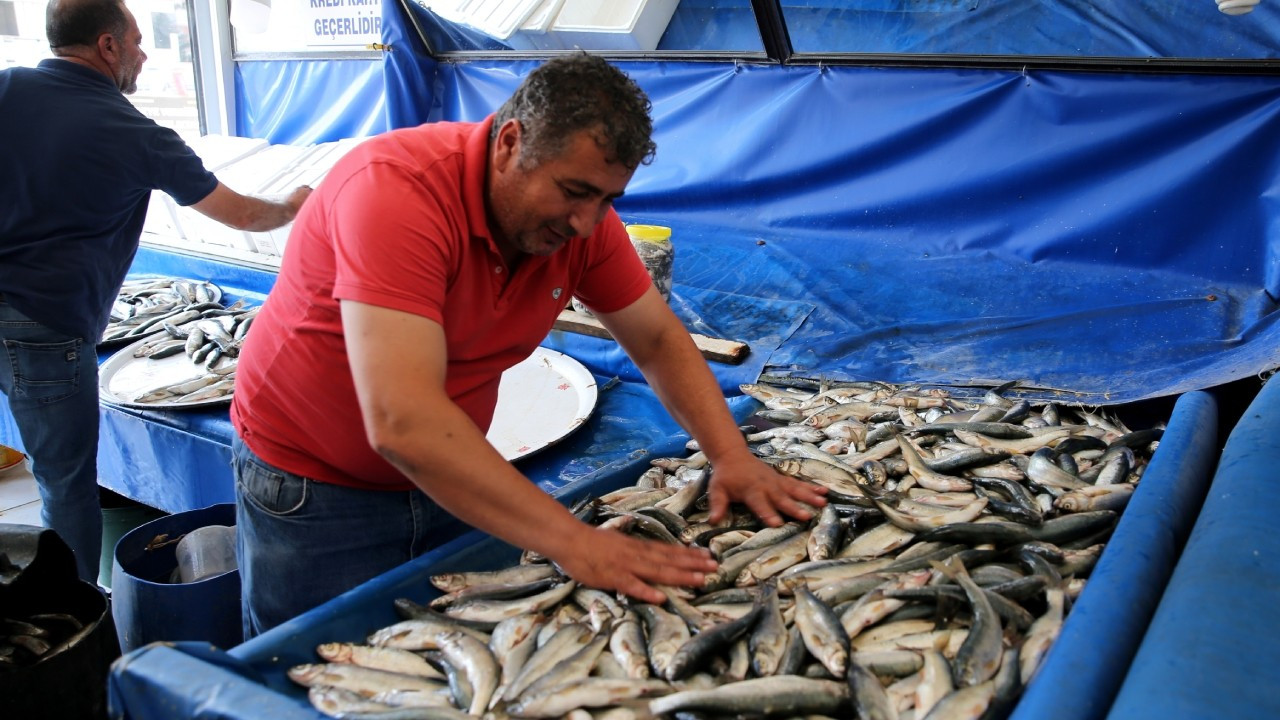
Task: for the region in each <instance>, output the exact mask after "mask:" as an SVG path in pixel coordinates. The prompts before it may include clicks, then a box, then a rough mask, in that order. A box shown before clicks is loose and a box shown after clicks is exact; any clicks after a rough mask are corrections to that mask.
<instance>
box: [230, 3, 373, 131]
mask: <svg viewBox="0 0 1280 720" xmlns="http://www.w3.org/2000/svg"><path fill="white" fill-rule="evenodd" d="M388 4H390V3H388ZM382 78H383V68H382V61H381V60H379V59H377V58H373V59H369V60H362V59H343V60H333V59H326V60H255V61H252V62H239V63H236V66H235V94H236V134H237V135H240V136H241V137H254V138H265V139H266V140H269V141H270V142H272V143H275V144H284V145H310V144H313V143H322V142H332V141H334V140H341V139H343V138H353V137H368V136H369V135H376V134H378V133H380V132H383V131H385V130H387V129H388V125H387V113H386V102H385V98H386V94H384V92H383V82H382Z"/></svg>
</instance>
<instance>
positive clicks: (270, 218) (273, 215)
mask: <svg viewBox="0 0 1280 720" xmlns="http://www.w3.org/2000/svg"><path fill="white" fill-rule="evenodd" d="M310 194H311V188H309V187H307V186H306V185H301V186H299V187H297V188H295V189H294V191H293V192H291V193H289V197H287V198H285V199H284V200H280V201H275V200H266V199H263V198H258V197H254V196H252V195H241V194H240V193H238V192H236V191H235V190H232V189H231V188H229V187H227V186H226V185H223V184H222V183H218V187H216V188H214V189H213V192H211V193H209V194H208V195H206V196H205V198H204V199H203V200H201V201H200V202H198V203H195V204H194V205H192V206H191V207H192V208H194V209H196V210H198V211H200V213H202V214H204V215H207V216H209V217H211V218H213V219H214V220H217V221H218V222H220V223H222V224H223V225H228V226H230V227H233V228H235V229H236V230H248V231H250V232H261V231H264V230H275V229H276V228H278V227H280V226H282V225H285V224H286V223H288V222H289V221H290V220H293V217H294V216H295V215H297V214H298V209H299V208H301V207H302V203H303V201H305V200H306V199H307V196H309V195H310Z"/></svg>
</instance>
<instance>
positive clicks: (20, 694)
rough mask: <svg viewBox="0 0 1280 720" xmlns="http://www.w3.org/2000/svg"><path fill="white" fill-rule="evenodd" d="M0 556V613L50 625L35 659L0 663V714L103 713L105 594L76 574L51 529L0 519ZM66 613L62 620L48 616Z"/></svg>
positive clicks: (108, 631)
mask: <svg viewBox="0 0 1280 720" xmlns="http://www.w3.org/2000/svg"><path fill="white" fill-rule="evenodd" d="M0 556H2V557H3V562H2V564H3V567H2V568H0V615H2V616H3V617H7V618H11V619H18V620H25V621H30V622H32V623H34V624H37V625H40V626H42V627H44V628H45V629H46V630H50V629H52V634H51V635H47V636H45V639H46V640H48V641H49V642H50V643H51V644H53V645H54V649H52V650H50V651H49V654H47V655H45V656H42V657H40V658H39V660H38V661H37V662H31V663H21V664H17V663H13V664H5V665H4V666H0V716H3V717H5V718H15V719H16V718H22V719H23V720H45V719H49V720H53V719H55V718H56V719H58V720H62V719H63V718H78V719H81V718H83V719H85V720H97V719H99V718H101V719H105V718H106V717H107V673H108V671H109V669H110V667H111V662H112V661H113V660H115V659H116V658H118V657H120V646H119V645H118V644H117V642H116V632H115V625H114V624H113V623H112V617H111V613H110V612H109V611H108V603H107V599H106V598H105V597H104V596H103V595H102V593H101V592H99V591H98V589H97V588H96V587H94V586H93V585H92V584H90V583H87V582H84V581H82V580H80V579H79V577H78V576H77V574H76V565H75V560H74V558H73V556H72V554H71V549H70V548H68V547H67V545H66V543H64V542H63V541H62V538H60V537H58V536H57V534H56V533H54V532H53V531H52V530H44V529H42V528H36V527H29V526H23V525H0ZM14 563H16V565H15V564H14ZM68 617H69V618H73V620H71V621H70V622H71V625H70V626H68V625H67V622H68V621H67V620H65V619H58V620H55V619H54V618H68ZM76 628H78V629H76Z"/></svg>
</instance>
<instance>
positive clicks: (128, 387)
mask: <svg viewBox="0 0 1280 720" xmlns="http://www.w3.org/2000/svg"><path fill="white" fill-rule="evenodd" d="M164 336H165V333H163V332H161V333H156V334H155V335H150V336H148V337H145V338H142V339H141V340H138V341H137V342H135V343H133V344H132V345H129V346H128V347H125V348H123V349H121V350H120V351H118V352H117V353H115V354H114V355H112V356H111V357H109V358H107V360H106V361H105V362H103V363H102V365H101V366H99V368H98V397H99V398H100V399H101V400H102V401H103V402H106V403H109V404H111V405H119V406H122V407H129V408H140V409H145V410H149V409H165V410H172V409H180V408H200V407H209V406H215V405H225V404H227V403H229V402H231V387H230V386H231V385H232V384H233V383H234V380H235V359H234V358H224V359H222V360H221V361H219V362H218V363H216V364H215V365H213V367H212V368H211V369H210V368H208V367H206V364H200V363H195V362H192V360H191V358H190V357H188V356H187V355H186V354H185V353H181V352H179V353H177V354H174V355H169V356H166V357H163V358H160V359H156V358H152V357H145V356H144V357H138V353H139V351H140V350H141V349H142V348H143V347H145V346H147V345H148V344H149V343H153V342H155V341H156V340H157V339H158V338H162V337H164ZM183 386H185V388H184V387H183ZM179 388H183V389H179ZM165 389H172V390H171V391H167V392H166V391H165Z"/></svg>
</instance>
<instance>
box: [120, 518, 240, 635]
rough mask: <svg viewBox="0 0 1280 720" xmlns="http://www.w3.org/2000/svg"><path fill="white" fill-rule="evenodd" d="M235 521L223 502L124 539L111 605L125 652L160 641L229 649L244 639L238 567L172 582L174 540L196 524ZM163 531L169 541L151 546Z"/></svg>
mask: <svg viewBox="0 0 1280 720" xmlns="http://www.w3.org/2000/svg"><path fill="white" fill-rule="evenodd" d="M235 522H236V506H235V504H234V503H225V504H221V505H211V506H209V507H207V508H201V509H199V510H191V511H188V512H181V513H176V514H174V515H169V516H166V517H162V518H160V519H158V520H153V521H151V522H149V523H147V524H145V525H141V526H139V527H137V528H135V529H133V530H131V531H129V533H127V534H126V535H125V536H124V537H122V538H120V542H118V543H116V550H115V562H114V563H113V565H112V568H111V592H112V603H111V605H112V615H113V616H114V617H115V623H116V633H117V635H118V636H119V638H120V647H121V649H122V650H123V651H124V652H129V651H130V650H133V649H134V648H138V647H141V646H143V645H146V644H147V643H150V642H155V641H158V640H166V641H170V640H204V641H207V642H209V643H212V644H214V645H217V646H218V647H220V648H224V649H225V648H230V647H234V646H235V645H236V644H238V643H239V642H240V641H241V640H242V639H243V637H244V631H243V628H242V626H241V623H240V572H239V571H238V570H237V571H233V572H228V573H225V574H222V575H218V576H215V577H211V578H207V579H205V580H200V581H198V582H193V583H182V584H175V583H171V582H169V580H170V577H171V576H172V575H173V573H174V570H176V569H177V567H178V560H177V555H176V552H175V551H176V548H177V542H173V541H176V540H177V539H178V538H179V536H181V535H183V534H185V533H188V532H191V531H193V530H196V529H197V528H202V527H206V526H209V525H234V524H235ZM160 535H167V536H168V538H167V540H169V541H170V542H168V543H167V544H164V545H163V546H161V547H158V548H156V549H152V550H148V549H147V546H148V545H149V544H152V541H153V540H155V539H156V538H157V536H160Z"/></svg>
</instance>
